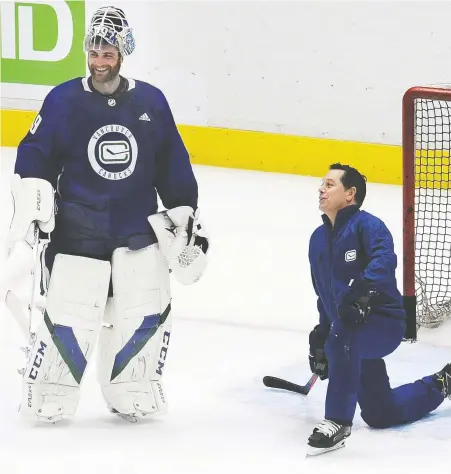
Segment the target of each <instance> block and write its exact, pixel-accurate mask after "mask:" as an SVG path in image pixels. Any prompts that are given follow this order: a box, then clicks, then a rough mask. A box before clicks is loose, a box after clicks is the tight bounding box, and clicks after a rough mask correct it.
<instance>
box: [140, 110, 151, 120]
mask: <svg viewBox="0 0 451 474" xmlns="http://www.w3.org/2000/svg"><path fill="white" fill-rule="evenodd" d="M139 120H145V121H146V122H150V118H149V116H148V115H147V114H146V113H145V112H144V113H143V114H142V115H141V117H139Z"/></svg>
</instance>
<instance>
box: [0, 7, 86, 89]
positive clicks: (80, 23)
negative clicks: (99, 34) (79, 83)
mask: <svg viewBox="0 0 451 474" xmlns="http://www.w3.org/2000/svg"><path fill="white" fill-rule="evenodd" d="M0 27H1V57H2V59H1V62H2V64H1V71H2V75H1V81H2V82H12V83H18V84H36V85H48V86H54V85H57V84H60V83H61V82H64V81H67V80H69V79H72V78H74V77H77V76H84V75H85V72H86V66H85V64H86V60H85V54H84V52H83V38H84V35H85V0H74V1H71V0H67V1H61V0H59V1H43V0H35V1H30V2H1V3H0Z"/></svg>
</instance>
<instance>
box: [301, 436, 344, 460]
mask: <svg viewBox="0 0 451 474" xmlns="http://www.w3.org/2000/svg"><path fill="white" fill-rule="evenodd" d="M345 446H346V440H345V439H342V440H341V441H340V442H339V443H337V444H336V445H335V446H332V447H331V448H314V447H313V446H307V453H306V455H305V457H306V458H308V457H313V456H319V455H321V454H326V453H329V452H330V451H336V450H337V449H340V448H344V447H345Z"/></svg>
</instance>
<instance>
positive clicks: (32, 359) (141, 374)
mask: <svg viewBox="0 0 451 474" xmlns="http://www.w3.org/2000/svg"><path fill="white" fill-rule="evenodd" d="M134 47H135V42H134V37H133V33H132V30H131V28H130V26H129V24H128V21H127V19H126V16H125V14H124V12H123V11H122V10H120V9H118V8H115V7H104V8H101V9H99V10H98V11H96V12H95V14H94V16H93V18H92V20H91V23H90V25H89V28H88V32H87V34H86V38H85V41H84V49H85V51H86V54H87V61H88V67H89V71H90V76H89V77H87V78H76V79H73V80H70V81H68V82H65V83H63V84H61V85H59V86H57V87H55V88H54V89H53V90H52V91H51V92H50V93H49V94H48V95H47V97H46V98H45V100H44V103H43V105H42V108H41V110H40V112H39V114H38V115H37V116H36V119H35V121H34V123H33V124H32V126H31V128H30V130H29V132H28V133H27V135H26V136H25V137H24V139H23V140H22V142H21V143H20V145H19V147H18V150H17V159H16V163H15V170H14V176H13V179H12V182H11V193H12V196H13V201H14V215H13V219H12V223H11V226H10V230H9V234H8V238H7V241H8V242H7V243H8V255H9V258H12V256H13V255H14V253H15V252H17V251H18V243H21V245H23V243H26V245H29V246H30V247H33V248H34V249H38V248H40V247H39V244H40V239H44V238H45V239H46V240H48V243H47V244H46V245H45V246H44V250H43V252H42V254H41V259H40V260H41V262H42V272H41V277H42V278H41V280H42V281H41V282H40V286H41V290H42V292H43V293H44V294H45V307H44V308H43V312H42V313H43V314H42V321H40V323H39V325H38V326H37V329H36V331H35V332H33V333H31V332H30V331H31V329H30V328H31V321H30V320H29V319H28V321H24V317H23V316H22V315H21V314H20V312H19V310H18V307H17V304H15V303H16V302H17V300H16V299H15V297H14V294H13V293H12V292H11V291H10V290H9V288H8V279H6V291H5V298H6V303H7V306H8V307H9V308H10V309H11V311H12V313H13V314H14V315H15V317H16V319H17V320H18V322H19V323H20V325H21V328H22V329H23V330H24V332H25V333H27V337H28V338H29V340H30V347H29V350H28V351H27V362H26V367H25V370H24V371H23V381H22V383H23V390H22V400H21V413H22V414H23V415H25V416H27V417H31V418H33V419H37V420H39V421H43V422H57V421H59V420H62V419H64V418H66V417H68V416H71V415H74V414H75V413H76V410H77V406H78V403H79V399H80V387H81V385H82V383H83V379H84V377H85V374H86V368H87V367H88V364H90V363H91V362H92V360H91V359H92V356H93V352H94V349H95V348H96V353H97V354H96V355H97V359H98V360H97V375H98V380H99V383H100V386H101V390H102V394H103V397H104V399H105V403H106V405H107V407H108V408H109V410H110V411H111V412H112V413H114V414H117V415H119V416H121V417H123V418H125V419H128V420H130V421H136V420H137V419H138V418H141V417H145V416H148V415H152V414H158V413H164V412H165V411H166V410H167V395H166V392H165V389H164V386H163V382H162V376H163V372H164V367H165V363H166V360H167V354H168V347H169V344H170V339H171V325H172V313H171V290H170V274H171V273H172V275H173V276H174V277H175V278H176V279H177V280H179V281H180V282H181V283H183V284H186V285H189V284H192V283H194V282H196V281H197V280H198V279H199V278H200V277H201V275H202V274H203V272H204V270H205V267H206V265H207V252H208V250H209V239H208V237H207V236H206V235H205V231H204V229H203V228H202V227H201V225H200V223H199V219H198V217H199V210H198V208H197V200H198V187H197V182H196V179H195V177H194V173H193V170H192V167H191V163H190V160H189V155H188V152H187V150H186V148H185V146H184V144H183V142H182V139H181V137H180V135H179V133H178V131H177V128H176V125H175V122H174V119H173V117H172V113H171V110H170V107H169V105H168V103H167V101H166V99H165V97H164V95H163V93H162V92H161V91H160V90H159V89H157V88H155V87H153V86H152V85H150V84H148V83H145V82H141V81H138V80H133V79H128V78H126V77H123V76H122V75H120V74H119V72H120V68H121V65H122V62H123V60H124V58H125V57H126V56H127V55H130V54H131V53H132V52H133V50H134ZM157 195H158V196H159V197H160V198H161V201H162V203H163V206H164V207H165V208H166V209H167V210H166V211H163V212H158V201H157ZM7 277H8V276H7V275H6V278H7ZM30 307H31V309H32V308H33V302H32V301H30ZM31 312H32V311H30V313H31ZM28 333H29V334H28Z"/></svg>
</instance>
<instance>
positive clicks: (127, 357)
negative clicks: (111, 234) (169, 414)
mask: <svg viewBox="0 0 451 474" xmlns="http://www.w3.org/2000/svg"><path fill="white" fill-rule="evenodd" d="M112 278H113V293H114V296H113V297H110V298H109V299H108V303H107V310H106V314H105V327H103V328H102V330H101V333H100V339H99V348H98V354H99V360H98V371H97V373H98V376H99V382H100V384H101V387H102V393H103V396H104V398H105V400H106V402H107V405H108V408H109V409H110V410H111V411H112V412H113V413H118V414H120V415H123V416H124V417H130V419H131V420H132V421H133V420H134V419H136V418H142V417H144V416H147V415H149V414H152V413H165V412H166V411H167V399H166V396H165V393H164V389H163V385H162V383H161V377H162V375H163V369H164V365H165V362H166V355H167V351H168V344H169V339H170V335H171V324H172V323H171V322H172V316H171V306H170V287H169V268H168V265H167V262H166V260H165V258H164V257H163V255H162V254H161V252H160V250H159V248H158V245H156V244H154V245H151V246H149V247H146V248H145V249H142V250H137V251H131V250H128V249H126V248H119V249H117V250H115V252H114V253H113V259H112Z"/></svg>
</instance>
